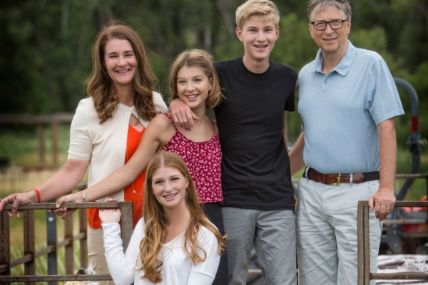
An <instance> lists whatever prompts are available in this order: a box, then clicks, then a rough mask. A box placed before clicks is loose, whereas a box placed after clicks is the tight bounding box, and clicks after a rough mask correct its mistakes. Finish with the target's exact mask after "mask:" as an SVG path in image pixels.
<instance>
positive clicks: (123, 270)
mask: <svg viewBox="0 0 428 285" xmlns="http://www.w3.org/2000/svg"><path fill="white" fill-rule="evenodd" d="M102 227H103V233H104V250H105V257H106V260H107V264H108V268H109V271H110V274H111V276H112V278H113V281H114V283H115V284H116V285H122V284H123V285H129V284H132V283H134V284H135V285H153V284H154V283H152V282H150V281H149V280H147V279H145V278H142V272H141V271H137V270H136V269H137V268H138V267H140V266H139V265H140V264H141V262H140V261H139V259H140V258H139V246H140V242H141V240H142V239H143V238H144V220H143V219H140V220H139V221H138V223H137V225H136V226H135V229H134V232H133V233H132V236H131V240H130V241H129V245H128V248H127V249H126V253H124V252H123V245H122V239H121V237H120V226H119V224H117V223H109V224H102ZM198 243H199V246H200V247H201V248H203V249H204V251H205V253H206V258H205V261H203V262H201V263H197V264H193V263H192V260H191V259H190V258H189V257H188V256H187V255H186V253H185V251H184V233H183V234H181V235H179V236H178V237H176V238H175V239H173V240H171V241H169V242H167V243H165V244H163V245H162V249H161V251H160V253H159V255H160V259H161V260H162V271H161V275H162V282H160V283H156V285H210V284H212V282H213V280H214V277H215V275H216V273H217V269H218V265H219V262H220V256H219V255H218V253H217V249H218V244H217V239H216V237H215V235H214V234H213V233H212V232H210V231H209V230H208V229H207V228H205V227H201V228H200V230H199V233H198Z"/></svg>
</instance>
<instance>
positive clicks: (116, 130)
mask: <svg viewBox="0 0 428 285" xmlns="http://www.w3.org/2000/svg"><path fill="white" fill-rule="evenodd" d="M147 59H148V58H147V54H146V51H145V48H144V44H143V42H142V40H141V38H140V36H139V35H138V34H137V33H136V32H135V31H134V30H133V29H132V28H130V27H129V26H127V25H124V24H120V23H112V24H109V25H107V26H105V27H103V28H102V29H101V31H100V32H99V33H98V35H97V37H96V39H95V41H94V45H93V48H92V73H91V76H90V77H89V80H88V86H87V94H88V98H85V99H82V100H81V101H80V103H79V105H78V107H77V109H76V113H75V115H74V118H73V121H72V123H71V128H70V146H69V150H68V159H67V161H66V162H65V164H64V166H63V167H62V168H61V169H60V170H59V171H58V172H56V173H55V174H54V175H53V176H52V177H50V178H49V179H48V180H47V181H45V182H43V183H41V184H40V185H38V186H37V187H35V188H34V189H32V190H30V191H28V192H23V193H14V194H11V195H9V196H7V197H5V198H4V199H2V200H1V201H0V211H2V209H3V207H4V205H6V204H12V207H13V210H12V212H11V214H13V213H17V211H18V208H19V205H20V204H27V203H32V202H46V201H50V200H52V199H56V198H58V197H60V196H62V195H64V194H66V193H68V192H70V191H71V190H72V189H74V188H75V187H76V186H77V185H78V184H79V183H80V182H81V180H82V179H83V178H84V176H85V173H86V172H87V171H89V175H88V185H92V184H95V183H96V182H98V181H100V180H102V179H103V178H104V177H106V176H108V175H109V174H110V173H112V172H114V171H115V170H117V169H119V168H121V167H122V166H123V165H124V164H125V162H126V161H127V160H128V159H129V158H130V157H131V156H132V153H133V152H134V151H135V149H136V147H137V146H138V143H139V141H140V139H141V137H142V136H144V130H145V128H146V127H147V126H148V124H149V121H150V120H151V119H153V117H154V116H155V115H156V114H157V113H160V112H165V111H166V110H167V107H166V105H165V103H164V101H163V99H162V96H161V95H160V94H159V93H157V92H154V87H155V81H156V80H155V79H156V78H155V76H154V74H153V72H152V69H151V67H150V65H149V62H148V60H147ZM143 182H144V177H143V175H142V174H141V175H140V176H138V177H137V178H136V179H135V180H134V181H133V182H131V184H130V185H129V186H127V187H125V188H124V189H116V193H113V194H112V195H113V196H114V198H115V199H116V200H119V201H123V200H127V201H132V202H133V205H134V223H135V224H136V222H137V221H138V219H139V218H140V217H141V215H142V197H143V196H142V195H143V194H142V192H143V188H142V184H143ZM80 194H81V193H80ZM84 198H85V197H83V200H84ZM97 211H98V210H97V209H89V210H88V224H89V227H88V261H89V266H90V267H91V268H92V269H93V270H94V271H95V273H97V274H105V273H107V272H108V270H107V265H106V262H105V258H104V254H103V247H102V242H100V240H101V238H102V230H101V222H100V220H99V217H98V212H97ZM104 284H105V283H104Z"/></svg>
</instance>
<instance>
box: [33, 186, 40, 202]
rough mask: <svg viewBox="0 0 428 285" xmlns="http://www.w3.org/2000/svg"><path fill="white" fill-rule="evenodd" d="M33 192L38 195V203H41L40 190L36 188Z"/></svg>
mask: <svg viewBox="0 0 428 285" xmlns="http://www.w3.org/2000/svg"><path fill="white" fill-rule="evenodd" d="M33 191H34V192H35V193H36V202H37V203H39V202H40V196H41V195H40V189H38V188H34V189H33Z"/></svg>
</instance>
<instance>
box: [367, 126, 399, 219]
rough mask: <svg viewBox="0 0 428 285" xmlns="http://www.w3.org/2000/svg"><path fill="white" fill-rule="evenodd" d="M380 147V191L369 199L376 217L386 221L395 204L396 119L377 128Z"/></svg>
mask: <svg viewBox="0 0 428 285" xmlns="http://www.w3.org/2000/svg"><path fill="white" fill-rule="evenodd" d="M377 131H378V135H379V147H380V184H379V190H378V191H377V192H376V193H375V194H374V195H373V196H372V197H370V199H369V206H370V209H374V210H375V212H376V217H378V218H379V219H381V220H382V219H384V218H386V216H387V215H388V214H389V213H390V212H391V211H392V209H393V207H394V203H395V193H394V182H395V172H396V163H397V139H396V134H395V126H394V119H393V118H392V119H388V120H386V121H383V122H381V123H380V124H379V125H378V127H377Z"/></svg>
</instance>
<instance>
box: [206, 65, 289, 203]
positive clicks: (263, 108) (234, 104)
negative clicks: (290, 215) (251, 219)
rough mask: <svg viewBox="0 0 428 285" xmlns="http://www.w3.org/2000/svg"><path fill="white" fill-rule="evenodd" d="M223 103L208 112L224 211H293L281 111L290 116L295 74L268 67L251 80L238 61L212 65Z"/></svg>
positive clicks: (283, 69)
mask: <svg viewBox="0 0 428 285" xmlns="http://www.w3.org/2000/svg"><path fill="white" fill-rule="evenodd" d="M216 69H217V72H218V75H219V79H220V86H221V88H222V90H223V93H224V95H225V99H223V101H222V102H221V104H220V105H219V106H217V107H216V108H215V109H214V111H215V114H216V120H217V124H218V127H219V133H220V142H221V149H222V152H223V161H222V185H223V195H224V205H225V206H228V207H237V208H247V209H257V210H283V209H294V190H293V186H292V183H291V178H290V163H289V158H288V154H287V152H286V147H285V143H284V139H283V116H284V111H294V91H295V86H296V79H297V74H296V72H295V71H294V70H293V69H291V68H289V67H287V66H284V65H281V64H276V63H273V62H270V63H269V68H268V70H267V71H266V72H264V73H261V74H255V73H252V72H250V71H249V70H248V69H246V67H245V66H244V64H243V61H242V58H238V59H234V60H230V61H224V62H217V63H216Z"/></svg>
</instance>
